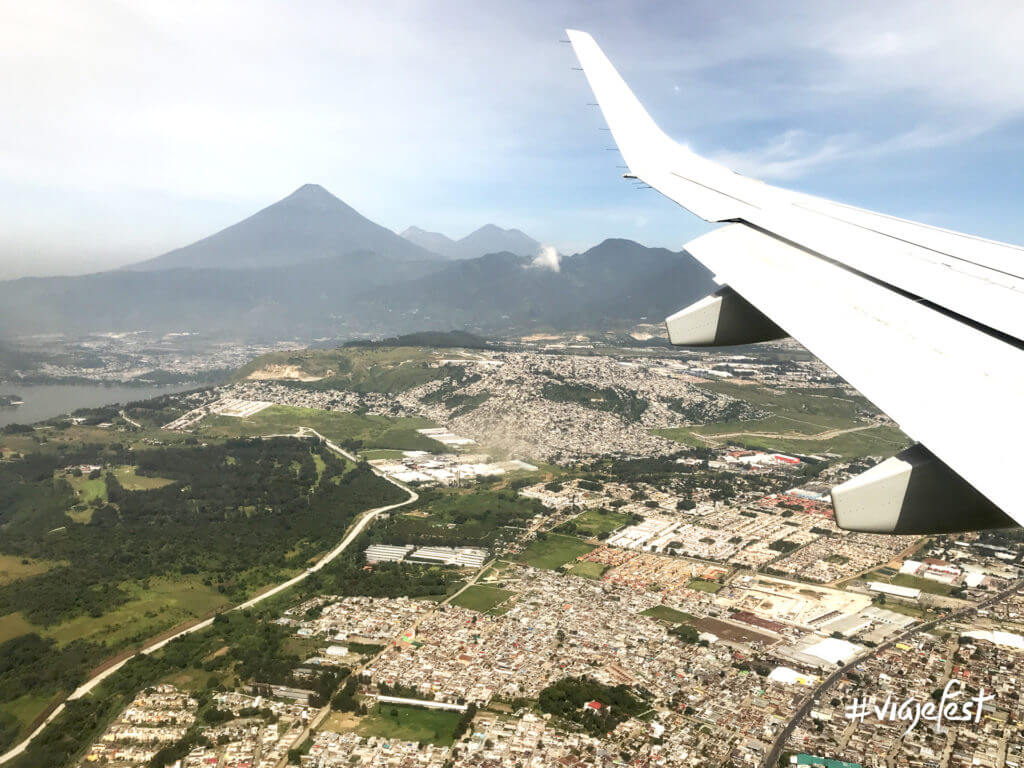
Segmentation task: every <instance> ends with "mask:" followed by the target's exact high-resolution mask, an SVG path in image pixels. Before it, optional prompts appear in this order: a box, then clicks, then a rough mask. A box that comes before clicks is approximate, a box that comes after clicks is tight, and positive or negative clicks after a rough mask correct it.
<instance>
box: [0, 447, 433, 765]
mask: <svg viewBox="0 0 1024 768" xmlns="http://www.w3.org/2000/svg"><path fill="white" fill-rule="evenodd" d="M308 435H314V436H316V437H319V438H320V439H321V440H323V441H324V444H325V445H326V446H327V447H328V448H329V449H330V450H332V451H334V452H335V453H337V454H339V455H341V456H344V457H345V458H346V459H348V460H349V461H353V462H358V461H359V459H358V458H356V457H355V456H353V455H352V454H351V453H349V452H348V451H346V450H345V449H344V448H341V447H340V446H338V445H335V444H334V443H333V442H331V441H330V440H328V439H327V438H325V437H324V436H323V435H321V434H320V433H319V432H317V431H315V430H313V429H309V428H307V427H303V428H302V429H300V430H299V432H298V433H296V434H295V435H288V437H298V438H304V437H307V436H308ZM373 472H374V474H376V475H378V476H380V477H383V478H384V479H385V480H387V481H388V482H389V483H391V484H392V485H394V486H397V487H398V488H401V489H402V490H403V491H405V492H406V493H408V494H409V498H407V499H406V500H405V501H400V502H398V503H397V504H389V505H387V506H385V507H376V508H374V509H370V510H367V511H366V512H364V513H363V514H362V515H361V516H360V517H359V519H358V520H357V521H356V522H355V524H354V525H353V526H352V527H351V528H349V530H348V533H347V534H345V537H344V538H343V539H342V540H341V541H340V542H338V545H337V546H336V547H334V549H332V550H331V551H330V552H328V553H327V554H326V555H324V556H323V557H321V558H320V559H319V560H317V562H316V564H315V565H313V566H311V567H309V568H307V569H306V570H304V571H303V572H302V573H300V574H299V575H297V576H294V577H293V578H291V579H288V581H285V582H283V583H281V584H278V585H277V586H275V587H273V588H271V589H268V590H267V591H265V592H261V593H260V594H258V595H257V596H256V597H254V598H252V599H251V600H247V601H246V602H244V603H241V604H240V605H236V606H235V607H234V608H232V609H231V610H232V611H241V610H245V609H246V608H251V607H252V606H254V605H256V604H257V603H260V602H262V601H263V600H266V599H267V598H269V597H273V596H274V595H276V594H278V593H279V592H283V591H284V590H286V589H289V588H290V587H294V586H295V585H296V584H298V583H299V582H300V581H302V580H303V579H305V578H306V577H308V576H309V575H310V574H311V573H316V572H317V571H319V570H320V569H321V568H323V567H325V566H326V565H328V564H329V563H330V562H331V561H332V560H334V559H335V558H336V557H337V556H338V555H340V554H341V553H342V552H344V551H345V549H346V548H347V547H348V546H349V545H350V544H351V543H352V542H353V541H355V539H356V537H357V536H359V534H360V533H362V532H363V531H364V530H365V529H366V527H367V526H368V525H369V524H370V523H372V522H373V521H374V519H376V517H377V516H378V515H380V514H382V513H384V512H389V511H391V510H392V509H397V508H399V507H404V506H406V505H407V504H412V503H413V502H414V501H416V500H418V499H419V494H417V493H416V492H415V491H414V490H412V489H411V488H409V487H408V486H406V485H404V484H403V483H400V482H398V481H397V480H395V479H393V478H390V477H388V476H387V475H385V474H383V473H382V472H378V471H377V470H376V469H374V470H373ZM211 624H213V618H209V619H206V620H204V621H201V622H199V623H198V624H193V625H192V626H189V627H187V628H185V629H183V630H181V631H180V632H176V633H175V634H173V635H170V636H169V637H165V638H163V639H162V640H157V641H154V642H152V643H151V644H150V645H147V646H145V647H143V648H141V649H140V650H139V651H137V652H136V653H134V654H132V655H131V656H128V657H126V658H124V659H122V660H121V661H119V662H118V663H117V664H114V665H112V666H110V667H108V668H106V669H104V670H102V671H101V672H98V673H97V674H95V675H94V676H93V677H91V678H89V680H87V681H86V682H84V683H82V685H80V686H79V687H78V688H76V689H75V690H74V692H72V693H71V695H69V696H68V697H67V698H66V699H65V700H64V701H62V702H61V703H60V704H58V705H57V707H56V708H55V709H54V710H53V712H51V713H50V714H49V715H48V716H47V718H46V719H45V720H44V721H43V722H42V723H41V724H40V725H39V727H38V728H36V729H35V730H34V731H32V733H30V734H29V735H28V736H27V737H26V738H25V739H24V740H23V741H21V742H20V743H18V744H17V745H16V746H14V747H12V748H11V749H10V750H9V751H7V752H5V753H4V754H2V755H0V765H2V764H3V763H6V762H9V761H11V760H13V759H14V758H16V757H17V756H18V755H20V754H21V753H23V752H24V751H25V750H26V749H28V746H29V744H31V743H32V740H33V739H35V738H36V737H37V736H38V735H39V734H40V733H42V732H43V731H44V730H45V729H46V727H47V726H48V725H49V724H50V723H52V722H53V721H54V720H55V719H56V718H57V717H58V716H59V715H60V713H61V712H63V711H64V705H65V703H66V702H68V701H74V700H75V699H80V698H82V697H83V696H85V695H86V694H88V693H89V692H90V691H92V690H93V689H94V688H95V687H96V686H97V685H99V684H100V683H102V682H103V681H104V680H106V679H107V678H108V677H110V676H111V675H113V674H114V673H115V672H117V671H118V670H119V669H121V667H123V666H124V665H125V664H127V663H128V662H129V661H131V660H132V659H133V658H135V657H136V656H138V655H140V654H150V653H153V652H155V651H158V650H160V649H161V648H163V647H164V646H165V645H167V644H168V643H169V642H171V641H172V640H176V639H177V638H179V637H183V636H185V635H189V634H192V633H193V632H199V631H201V630H204V629H206V628H207V627H209V626H210V625H211Z"/></svg>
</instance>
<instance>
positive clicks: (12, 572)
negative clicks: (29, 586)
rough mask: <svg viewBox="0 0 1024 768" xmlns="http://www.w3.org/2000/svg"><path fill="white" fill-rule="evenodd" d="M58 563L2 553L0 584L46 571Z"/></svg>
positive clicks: (0, 558)
mask: <svg viewBox="0 0 1024 768" xmlns="http://www.w3.org/2000/svg"><path fill="white" fill-rule="evenodd" d="M56 565H57V563H53V562H50V561H49V560H33V559H32V558H29V557H21V556H20V555H0V586H2V585H4V584H10V583H11V582H12V581H17V580H18V579H24V578H27V577H29V576H35V575H37V574H40V573H46V572H47V571H48V570H50V569H51V568H53V567H54V566H56Z"/></svg>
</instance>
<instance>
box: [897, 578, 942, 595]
mask: <svg viewBox="0 0 1024 768" xmlns="http://www.w3.org/2000/svg"><path fill="white" fill-rule="evenodd" d="M889 583H890V584H896V585H897V586H900V587H911V588H912V589H920V590H921V591H922V592H926V593H928V594H930V595H948V594H949V593H950V592H952V591H953V588H952V587H951V586H949V585H948V584H943V583H941V582H938V581H932V580H931V579H922V578H921V577H920V576H912V575H910V574H909V573H897V574H896V575H895V576H893V577H892V580H891V581H890V582H889Z"/></svg>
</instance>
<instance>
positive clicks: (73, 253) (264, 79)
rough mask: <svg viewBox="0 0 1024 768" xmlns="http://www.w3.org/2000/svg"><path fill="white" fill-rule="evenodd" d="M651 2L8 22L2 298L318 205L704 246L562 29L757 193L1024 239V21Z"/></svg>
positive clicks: (1021, 17) (256, 6) (40, 8)
mask: <svg viewBox="0 0 1024 768" xmlns="http://www.w3.org/2000/svg"><path fill="white" fill-rule="evenodd" d="M787 13H788V15H787V16H785V17H781V16H780V15H779V14H778V12H777V6H774V5H772V4H768V3H761V2H745V3H740V4H736V5H733V6H729V7H728V8H723V7H721V6H720V5H717V4H707V3H694V4H688V5H687V6H685V7H681V6H676V5H674V4H669V3H658V2H649V3H642V4H640V5H636V4H630V5H629V6H628V7H622V6H620V5H618V4H614V3H583V2H564V3H559V4H556V5H554V6H552V5H551V4H544V3H539V2H535V3H523V4H516V5H515V6H514V7H513V6H509V5H507V4H497V3H483V4H480V3H467V2H458V3H452V4H447V5H446V6H445V7H444V9H443V10H437V9H435V8H428V7H427V6H425V5H421V4H417V3H413V2H390V3H381V4H375V5H374V7H373V8H369V7H363V6H360V5H356V4H350V3H330V2H322V3H313V4H309V5H307V6H305V7H304V12H303V13H302V14H288V13H287V12H286V9H283V8H282V7H279V6H276V5H274V4H269V3H248V4H244V5H242V4H226V5H219V6H216V7H214V8H210V7H208V6H205V5H204V6H200V5H199V4H184V5H182V4H176V5H174V6H165V5H159V4H152V3H133V4H131V5H122V4H118V3H114V2H107V3H102V4H91V5H90V6H89V7H88V8H87V9H86V8H84V7H81V6H69V5H66V4H63V3H58V2H40V3H34V4H31V5H24V4H23V5H14V6H11V7H10V8H9V9H8V13H7V22H8V23H7V24H5V26H4V28H3V29H2V30H0V40H2V42H3V47H4V50H5V55H4V56H3V58H2V60H0V61H2V63H0V68H2V71H3V74H4V80H5V82H6V83H8V91H9V93H8V94H7V103H8V107H9V109H10V110H11V114H16V115H17V116H18V119H17V120H10V121H6V122H5V124H4V125H3V126H0V139H2V141H0V146H3V147H4V149H3V151H0V203H2V205H0V279H7V278H12V277H17V276H20V275H44V274H72V273H82V272H94V271H97V270H102V269H110V268H113V267H116V266H120V265H123V264H127V263H131V262H134V261H140V260H143V259H147V258H151V257H153V256H156V255H159V254H161V253H164V252H166V251H168V250H171V249H173V248H177V247H180V246H183V245H186V244H188V243H191V242H193V241H195V240H198V239H200V238H202V237H205V236H207V235H209V234H212V233H213V232H215V231H217V230H219V229H222V228H223V227H225V226H228V225H230V224H233V223H235V222H237V221H239V220H240V219H243V218H245V217H246V216H248V215H251V214H252V213H254V212H255V211H257V210H259V209H261V208H263V207H265V206H267V205H269V204H271V203H273V202H275V201H276V200H278V199H280V198H282V197H284V196H285V195H287V194H289V193H290V192H291V191H292V190H294V189H295V188H297V187H299V186H301V185H302V184H304V183H308V182H311V183H318V184H322V185H323V186H324V187H326V188H327V189H328V190H330V191H331V192H332V193H333V194H335V195H337V196H338V197H339V198H341V199H342V200H344V201H345V202H346V203H348V204H349V205H351V206H353V207H354V208H356V209H357V210H358V211H360V212H361V213H362V214H363V215H365V216H367V217H368V218H370V219H371V220H373V221H376V222H378V223H380V224H382V225H384V226H386V227H388V228H390V229H392V230H394V231H396V232H401V231H403V230H404V229H405V228H406V227H408V226H417V227H421V228H422V229H425V230H428V231H436V232H442V233H444V234H446V235H448V236H449V237H452V238H455V239H457V238H459V237H462V236H464V235H465V234H466V233H468V232H470V231H472V230H474V229H476V228H477V227H479V226H481V225H483V224H486V223H495V224H497V225H499V226H502V227H510V228H511V227H514V228H518V229H521V230H522V231H524V232H526V233H527V234H529V235H531V236H532V237H534V238H536V239H537V240H540V241H542V242H545V243H551V244H553V245H555V246H557V247H558V248H559V249H560V250H562V251H565V252H573V251H581V250H584V249H585V248H587V247H589V246H591V245H594V244H595V243H598V242H600V241H602V240H603V239H605V238H607V237H624V238H630V239H634V240H637V241H638V242H642V243H644V244H646V245H651V246H665V247H669V248H672V249H673V250H677V249H679V248H680V247H682V246H683V245H684V244H685V243H686V242H687V240H689V239H691V238H692V237H694V236H696V235H697V234H699V233H701V232H702V231H705V229H706V227H705V225H704V224H702V223H701V222H699V221H698V220H697V219H695V218H694V217H692V216H690V215H688V214H686V213H685V212H683V211H681V210H680V209H679V208H678V207H676V206H675V205H673V204H672V203H671V202H670V201H668V200H665V199H662V198H661V197H660V196H658V195H657V194H654V193H652V192H646V191H634V190H633V189H631V188H630V186H629V185H628V184H626V183H624V182H623V181H622V180H621V179H620V178H619V173H620V171H619V170H618V169H616V167H615V166H616V163H617V161H618V156H617V154H616V153H615V152H608V151H606V147H609V146H611V142H610V138H609V136H608V134H607V133H606V132H603V131H600V130H599V128H600V127H601V126H602V125H603V122H602V121H601V118H600V115H599V114H598V113H597V110H596V109H594V108H593V107H587V106H586V104H587V103H588V102H590V101H592V97H591V94H590V91H589V89H588V87H587V85H586V83H585V81H584V78H583V76H582V73H580V72H576V71H573V70H572V68H573V67H575V66H576V61H575V58H574V56H573V54H572V51H571V49H570V47H569V46H567V45H563V44H560V43H559V40H560V39H561V38H564V31H563V30H564V28H565V27H568V26H571V27H578V28H581V29H586V30H587V31H589V32H591V33H592V34H593V35H594V36H595V38H596V39H597V40H598V42H599V43H600V44H601V45H602V46H603V47H604V48H605V50H606V51H607V53H608V54H609V56H611V58H612V59H613V61H614V62H615V63H616V65H617V66H618V67H619V68H620V69H621V71H622V73H623V75H624V76H625V77H626V79H627V80H628V81H629V83H630V84H631V85H632V86H633V88H634V89H635V90H636V92H637V94H638V96H639V97H640V98H641V100H642V101H644V103H645V104H646V105H647V106H648V107H649V109H650V111H651V113H652V115H653V116H654V117H655V119H656V120H657V121H658V122H659V123H660V124H661V125H662V126H663V127H664V128H665V129H666V131H667V132H668V133H670V134H671V135H673V136H675V137H677V138H679V139H681V140H684V141H686V142H687V143H689V144H691V145H692V146H693V147H695V148H696V149H698V150H699V151H701V152H703V153H705V154H708V155H711V156H712V157H715V158H717V159H719V160H722V161H724V162H726V163H729V164H731V165H732V166H733V167H735V168H737V170H739V171H741V172H743V173H747V174H750V175H754V176H757V177H760V178H764V179H766V180H768V181H771V182H775V183H780V184H783V185H785V186H790V187H793V188H796V189H800V190H803V191H807V192H811V193H815V194H821V195H824V196H827V197H830V198H833V199H839V200H843V201H846V202H850V203H853V204H856V205H861V206H864V207H868V208H871V209H874V210H880V211H884V212H887V213H892V214H894V215H898V216H903V217H906V218H911V219H915V220H921V221H925V222H927V223H932V224H938V225H942V226H947V227H950V228H953V229H958V230H962V231H966V232H970V233H973V234H978V235H982V236H987V237H991V238H994V239H999V240H1005V241H1009V242H1019V241H1021V240H1024V226H1022V224H1020V223H1019V217H1018V216H1017V210H1016V209H1017V208H1018V207H1019V205H1018V200H1017V199H1016V198H1015V196H1014V195H1013V185H1012V184H1011V183H1010V182H1009V180H1010V179H1013V178H1016V177H1019V175H1020V173H1021V171H1022V170H1024V169H1022V168H1019V167H1017V165H1018V164H1019V163H1021V162H1022V161H1021V160H1020V159H1019V158H1020V157H1021V154H1020V153H1019V152H1017V151H1016V149H1017V147H1018V146H1019V145H1020V144H1021V142H1022V141H1024V130H1022V126H1021V120H1020V117H1021V113H1022V111H1024V85H1021V84H1020V83H1019V82H1018V81H1017V79H1016V78H1013V77H993V73H994V72H1014V71H1018V70H1019V69H1020V65H1021V64H1022V63H1024V61H1022V59H1024V50H1022V49H1021V48H1020V46H1019V45H1017V41H1016V36H1015V30H1016V29H1018V28H1019V27H1020V23H1021V22H1022V21H1024V9H1022V8H1020V7H1017V6H1015V5H1011V4H1000V3H994V4H990V5H985V6H978V5H975V4H968V3H957V4H951V5H949V6H944V11H943V13H941V14H936V13H935V11H934V6H933V5H931V4H929V3H924V2H917V3H907V4H901V5H900V6H899V7H895V8H894V7H892V6H891V5H886V4H881V3H867V4H858V5H856V6H850V5H848V4H841V3H817V4H814V5H813V6H808V7H803V8H798V9H794V8H789V9H787Z"/></svg>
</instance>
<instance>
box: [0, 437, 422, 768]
mask: <svg viewBox="0 0 1024 768" xmlns="http://www.w3.org/2000/svg"><path fill="white" fill-rule="evenodd" d="M314 455H316V456H318V458H319V461H317V460H316V459H314ZM79 464H100V465H106V466H111V465H128V466H133V467H134V468H135V472H136V474H137V475H139V476H151V477H163V478H168V479H171V480H172V481H173V482H171V483H170V484H169V485H166V486H164V487H161V488H155V489H152V490H144V491H128V490H125V489H124V488H123V487H121V485H120V483H119V482H118V480H117V478H116V477H115V476H114V475H113V474H112V473H108V474H107V475H106V479H105V482H106V497H107V500H106V501H103V500H102V499H97V500H96V501H95V502H93V504H92V505H93V506H94V507H95V508H94V509H92V516H91V519H90V521H89V522H87V523H86V522H75V521H73V520H72V519H71V518H70V517H69V516H68V515H67V511H68V510H69V509H71V508H72V507H73V506H76V504H77V503H78V500H77V499H76V498H75V496H74V494H73V491H72V489H71V486H70V484H69V483H68V482H67V480H65V479H63V477H62V476H61V475H62V473H61V472H59V471H58V470H63V469H64V468H66V467H69V466H76V465H79ZM318 465H319V466H318ZM55 475H56V479H55ZM403 498H405V494H404V493H403V492H402V491H401V490H399V489H398V488H396V487H394V486H393V485H391V484H390V483H388V482H387V481H385V480H383V479H381V478H379V477H377V476H376V475H374V474H373V473H372V471H371V470H370V468H369V467H368V466H367V465H365V464H361V465H359V466H357V467H355V468H352V467H351V464H346V462H344V461H342V460H341V459H339V458H337V457H336V456H335V455H334V454H332V453H331V452H329V451H326V450H323V447H322V446H321V445H320V444H319V442H317V441H311V440H295V439H289V438H278V439H273V440H258V439H256V440H248V439H241V440H229V441H226V442H225V443H223V444H219V445H198V444H196V445H191V446H175V447H160V448H153V449H147V450H129V449H128V448H127V447H125V446H124V445H120V444H116V443H114V444H111V445H107V446H86V445H79V446H65V447H59V448H58V449H56V450H50V451H47V452H39V453H32V454H28V455H27V456H26V457H25V458H24V459H23V460H19V461H16V462H6V463H4V464H3V465H0V552H2V553H4V554H9V555H14V556H18V557H23V558H31V559H33V560H36V559H40V560H45V561H50V562H55V563H60V565H58V566H56V567H54V568H52V569H50V570H48V571H46V572H44V573H38V574H35V575H32V576H28V577H26V578H21V579H18V580H16V581H12V582H10V583H8V584H6V585H4V586H0V616H5V615H8V614H12V613H14V612H18V613H19V614H20V615H21V616H23V617H24V618H25V619H27V620H28V621H29V622H31V624H32V625H35V626H36V627H38V628H39V631H38V632H32V633H28V634H22V635H20V636H17V637H14V638H11V639H9V640H7V641H6V642H4V643H0V751H3V749H4V747H5V746H7V745H9V743H10V742H11V741H13V740H14V738H15V737H16V735H17V733H18V731H19V727H20V726H19V723H18V722H17V721H16V720H15V719H14V718H13V717H12V716H11V714H10V712H11V706H13V705H12V702H15V701H16V700H18V699H19V698H21V697H24V696H26V695H28V694H32V695H35V696H49V695H53V694H56V693H58V692H60V691H70V690H72V689H73V688H74V687H76V686H77V685H78V684H80V683H81V682H82V681H83V680H84V679H85V678H86V676H87V672H88V670H90V669H92V668H93V667H94V666H96V665H97V664H98V663H99V662H100V661H102V660H103V659H105V658H107V657H109V656H110V655H111V654H112V653H113V652H115V651H117V650H118V649H119V648H120V647H123V646H124V645H125V643H126V642H130V641H132V640H133V638H124V639H122V640H120V641H118V642H114V643H111V644H106V645H105V644H101V643H97V642H90V641H88V640H83V639H78V640H73V641H71V642H65V643H63V644H61V643H58V642H57V641H56V640H54V639H53V638H51V637H48V636H47V634H48V629H47V628H49V627H53V626H54V625H61V624H63V623H64V622H67V621H69V620H74V619H76V617H85V619H86V620H93V619H94V620H95V621H96V622H97V623H100V624H102V622H103V621H104V619H105V616H106V615H107V613H108V612H110V611H112V610H115V609H117V608H119V607H120V606H123V605H125V604H126V603H128V601H129V600H130V599H132V596H133V595H132V594H131V592H130V591H129V590H128V589H126V588H125V587H126V585H132V586H133V591H135V592H136V593H137V590H134V586H135V585H141V587H142V588H143V589H145V587H146V585H147V583H148V581H149V580H150V579H153V578H170V579H176V578H180V579H182V580H186V579H188V580H193V581H195V580H201V582H202V584H203V585H204V586H205V587H206V588H208V589H209V590H216V591H219V592H221V593H223V594H224V596H225V597H226V598H228V599H229V600H232V601H238V600H240V599H241V598H243V597H245V596H247V595H248V594H249V593H250V592H251V590H253V589H255V588H258V587H260V586H263V585H264V584H266V583H272V582H274V581H278V580H283V578H285V577H286V576H287V575H288V574H291V573H294V572H295V570H297V569H299V568H303V567H305V566H306V564H307V562H308V561H309V560H310V559H311V558H313V557H314V556H315V555H317V554H319V553H321V552H323V551H325V550H327V549H329V548H330V547H331V546H333V545H334V544H335V543H337V541H338V540H339V539H340V538H341V536H342V534H343V532H344V531H345V529H346V528H347V527H348V525H349V524H350V523H351V522H352V520H353V518H354V517H355V516H356V515H357V514H358V513H359V512H362V511H363V510H366V509H369V508H372V507H376V506H381V505H384V504H388V503H394V502H396V501H400V500H402V499H403ZM22 725H24V724H22ZM39 764H43V763H39ZM45 764H54V765H56V764H58V763H45Z"/></svg>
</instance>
